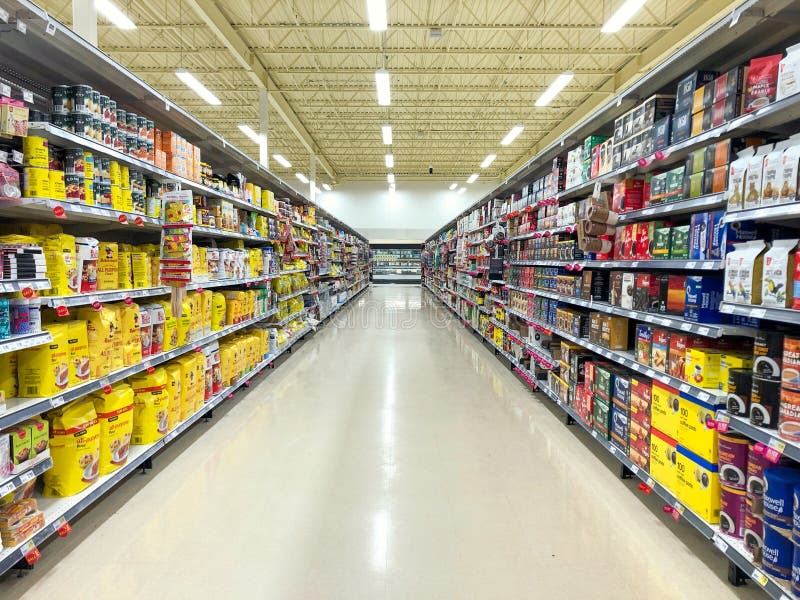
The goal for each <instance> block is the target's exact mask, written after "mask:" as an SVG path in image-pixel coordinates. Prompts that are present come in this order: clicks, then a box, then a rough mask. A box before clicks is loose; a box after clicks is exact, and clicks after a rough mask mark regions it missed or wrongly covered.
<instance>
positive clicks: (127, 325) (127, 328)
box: [114, 302, 142, 367]
mask: <svg viewBox="0 0 800 600" xmlns="http://www.w3.org/2000/svg"><path fill="white" fill-rule="evenodd" d="M114 306H115V308H116V310H117V311H118V312H117V315H118V316H117V320H118V324H119V329H118V332H119V333H120V337H121V338H122V357H123V362H124V363H125V366H126V367H129V366H131V365H135V364H137V363H140V362H142V332H141V328H140V326H139V305H138V304H136V303H135V302H132V303H130V304H126V303H125V302H119V303H117V304H115V305H114Z"/></svg>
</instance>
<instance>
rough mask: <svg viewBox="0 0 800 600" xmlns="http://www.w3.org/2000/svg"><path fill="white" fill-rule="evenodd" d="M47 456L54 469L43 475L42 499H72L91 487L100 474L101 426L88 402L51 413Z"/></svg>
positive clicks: (83, 399)
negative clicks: (45, 497) (51, 460)
mask: <svg viewBox="0 0 800 600" xmlns="http://www.w3.org/2000/svg"><path fill="white" fill-rule="evenodd" d="M45 416H46V417H47V420H48V421H49V423H50V456H51V457H52V459H53V466H52V467H51V468H50V469H48V470H47V471H45V472H44V492H43V493H44V495H45V496H50V497H64V496H73V495H75V494H77V493H78V492H81V491H83V490H84V489H86V488H87V487H88V486H89V485H91V484H92V483H94V481H95V480H96V479H97V477H98V475H99V474H100V424H99V423H98V422H97V413H96V412H95V410H94V403H93V402H92V400H91V399H90V398H82V399H81V400H77V401H75V402H70V403H69V404H65V405H64V406H62V407H61V408H59V409H56V410H52V411H50V412H49V413H47V415H45Z"/></svg>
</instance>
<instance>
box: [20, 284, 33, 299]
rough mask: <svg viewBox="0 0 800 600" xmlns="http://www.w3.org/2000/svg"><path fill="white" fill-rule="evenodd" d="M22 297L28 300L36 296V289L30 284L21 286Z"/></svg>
mask: <svg viewBox="0 0 800 600" xmlns="http://www.w3.org/2000/svg"><path fill="white" fill-rule="evenodd" d="M22 297H23V298H26V299H28V300H30V299H31V298H35V297H36V290H35V289H33V288H32V287H31V286H27V287H24V288H22Z"/></svg>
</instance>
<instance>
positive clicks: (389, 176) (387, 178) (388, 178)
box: [386, 173, 394, 183]
mask: <svg viewBox="0 0 800 600" xmlns="http://www.w3.org/2000/svg"><path fill="white" fill-rule="evenodd" d="M386 181H388V182H389V183H394V173H389V174H388V175H387V176H386Z"/></svg>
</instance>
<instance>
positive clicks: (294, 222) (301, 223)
mask: <svg viewBox="0 0 800 600" xmlns="http://www.w3.org/2000/svg"><path fill="white" fill-rule="evenodd" d="M289 224H291V225H297V226H298V227H303V228H305V229H308V230H310V231H319V230H318V229H317V228H316V227H315V226H314V225H308V224H306V223H303V222H302V221H289Z"/></svg>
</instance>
